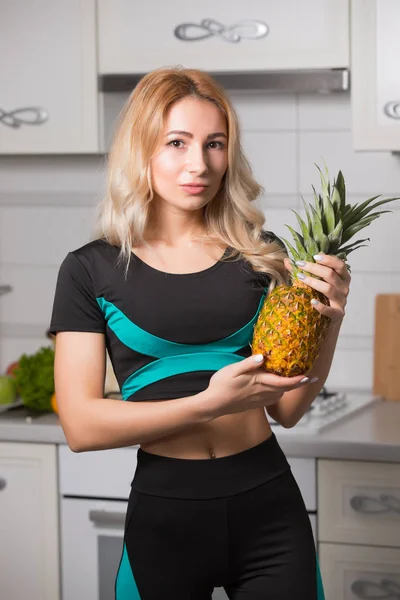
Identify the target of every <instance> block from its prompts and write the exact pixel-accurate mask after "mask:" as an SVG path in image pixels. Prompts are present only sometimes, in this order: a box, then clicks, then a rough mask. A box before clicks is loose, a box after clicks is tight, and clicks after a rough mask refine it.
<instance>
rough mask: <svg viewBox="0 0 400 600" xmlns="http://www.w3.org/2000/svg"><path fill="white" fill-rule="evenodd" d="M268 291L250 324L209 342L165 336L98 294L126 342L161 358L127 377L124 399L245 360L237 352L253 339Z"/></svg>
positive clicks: (109, 321) (108, 318)
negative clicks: (144, 326) (162, 382)
mask: <svg viewBox="0 0 400 600" xmlns="http://www.w3.org/2000/svg"><path fill="white" fill-rule="evenodd" d="M266 294H267V290H266V289H265V290H264V293H263V295H262V297H261V300H260V302H259V305H258V308H257V312H256V314H255V315H254V317H253V318H252V319H251V320H250V321H249V322H248V323H246V325H244V326H243V327H241V329H239V330H238V331H235V332H234V333H232V334H231V335H230V336H228V337H226V338H223V339H221V340H216V341H214V342H209V343H208V344H179V343H177V342H171V341H169V340H164V339H163V338H160V337H157V336H155V335H153V334H151V333H149V332H148V331H145V330H144V329H142V328H141V327H139V326H138V325H135V323H133V322H132V321H131V320H130V319H128V317H127V316H126V315H124V313H123V312H122V311H121V310H120V309H119V308H117V307H116V306H115V305H114V304H113V303H112V302H109V301H108V300H105V298H102V297H101V298H97V302H98V304H99V306H100V308H101V310H102V311H103V313H104V316H105V319H106V322H107V325H108V327H109V328H110V329H111V331H113V333H114V334H115V335H116V336H117V338H118V339H119V340H120V341H121V342H122V343H123V344H124V345H125V346H127V347H128V348H130V349H131V350H135V351H136V352H140V353H141V354H144V355H147V356H152V357H155V358H158V360H154V361H152V362H151V363H149V364H147V365H145V366H144V367H142V368H141V369H139V370H138V371H135V372H134V373H132V375H131V376H130V377H128V378H127V379H126V380H125V382H124V384H123V386H122V389H121V392H122V397H123V398H124V400H126V399H127V398H129V397H130V396H132V394H134V393H135V392H137V391H138V390H140V389H142V388H144V387H146V386H147V385H150V384H151V383H155V382H156V381H159V380H160V379H165V378H166V377H171V376H173V375H179V374H181V373H191V372H194V371H217V370H218V369H221V368H222V367H225V366H227V365H229V364H232V363H234V362H239V361H240V360H243V357H242V356H240V355H238V354H235V352H237V351H238V350H240V349H241V348H244V347H245V346H247V345H248V344H249V343H250V342H251V340H252V337H253V329H254V325H255V323H256V321H257V318H258V314H259V311H260V309H261V307H262V305H263V302H264V299H265V296H266Z"/></svg>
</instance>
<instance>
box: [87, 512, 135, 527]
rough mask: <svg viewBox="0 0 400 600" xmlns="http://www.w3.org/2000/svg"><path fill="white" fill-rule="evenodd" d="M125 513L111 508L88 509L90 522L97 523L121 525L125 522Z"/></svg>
mask: <svg viewBox="0 0 400 600" xmlns="http://www.w3.org/2000/svg"><path fill="white" fill-rule="evenodd" d="M125 517H126V515H125V513H123V512H115V511H111V510H90V511H89V519H90V520H91V521H92V523H97V524H99V525H121V526H124V524H125Z"/></svg>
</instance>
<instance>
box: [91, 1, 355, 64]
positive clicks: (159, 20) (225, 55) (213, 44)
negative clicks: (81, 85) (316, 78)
mask: <svg viewBox="0 0 400 600" xmlns="http://www.w3.org/2000/svg"><path fill="white" fill-rule="evenodd" d="M348 5H349V0H303V1H301V2H300V1H299V0H280V1H279V2H277V1H276V0H229V2H227V0H202V1H201V2H189V1H188V0H174V2H160V1H159V0H146V1H144V2H139V1H138V0H98V24H99V27H98V35H99V39H98V44H99V70H100V74H102V75H105V74H127V73H129V74H133V73H146V72H148V71H151V70H152V69H155V68H158V67H161V66H175V65H183V66H184V67H187V68H199V69H204V70H206V71H210V72H225V73H229V72H232V71H268V70H270V71H274V70H290V69H322V68H335V67H344V68H346V67H348V66H349V39H348V30H349V15H348V12H349V6H348Z"/></svg>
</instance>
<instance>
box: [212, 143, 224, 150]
mask: <svg viewBox="0 0 400 600" xmlns="http://www.w3.org/2000/svg"><path fill="white" fill-rule="evenodd" d="M212 144H216V146H211V145H212ZM209 146H211V150H222V148H225V144H224V143H223V142H210V143H209Z"/></svg>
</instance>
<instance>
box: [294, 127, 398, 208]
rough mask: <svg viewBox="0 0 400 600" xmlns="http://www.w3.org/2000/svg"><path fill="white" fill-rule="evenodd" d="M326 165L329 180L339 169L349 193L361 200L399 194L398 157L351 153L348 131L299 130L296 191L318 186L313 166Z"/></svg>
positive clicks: (382, 154)
mask: <svg viewBox="0 0 400 600" xmlns="http://www.w3.org/2000/svg"><path fill="white" fill-rule="evenodd" d="M323 161H325V163H326V164H327V166H328V168H329V171H330V176H331V179H333V177H335V176H336V174H337V172H338V171H339V170H341V171H342V172H343V175H344V178H345V181H346V186H347V191H348V193H349V194H363V195H365V199H367V198H369V197H371V196H375V195H377V194H390V195H392V194H393V195H397V196H398V195H400V156H396V155H393V154H391V153H389V152H354V151H353V149H352V139H351V132H350V131H324V132H302V131H301V132H299V181H300V191H301V193H302V194H304V193H308V194H309V193H312V189H311V184H314V185H315V186H318V185H319V174H318V171H317V169H316V167H315V166H314V163H317V164H318V165H319V166H320V167H323Z"/></svg>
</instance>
